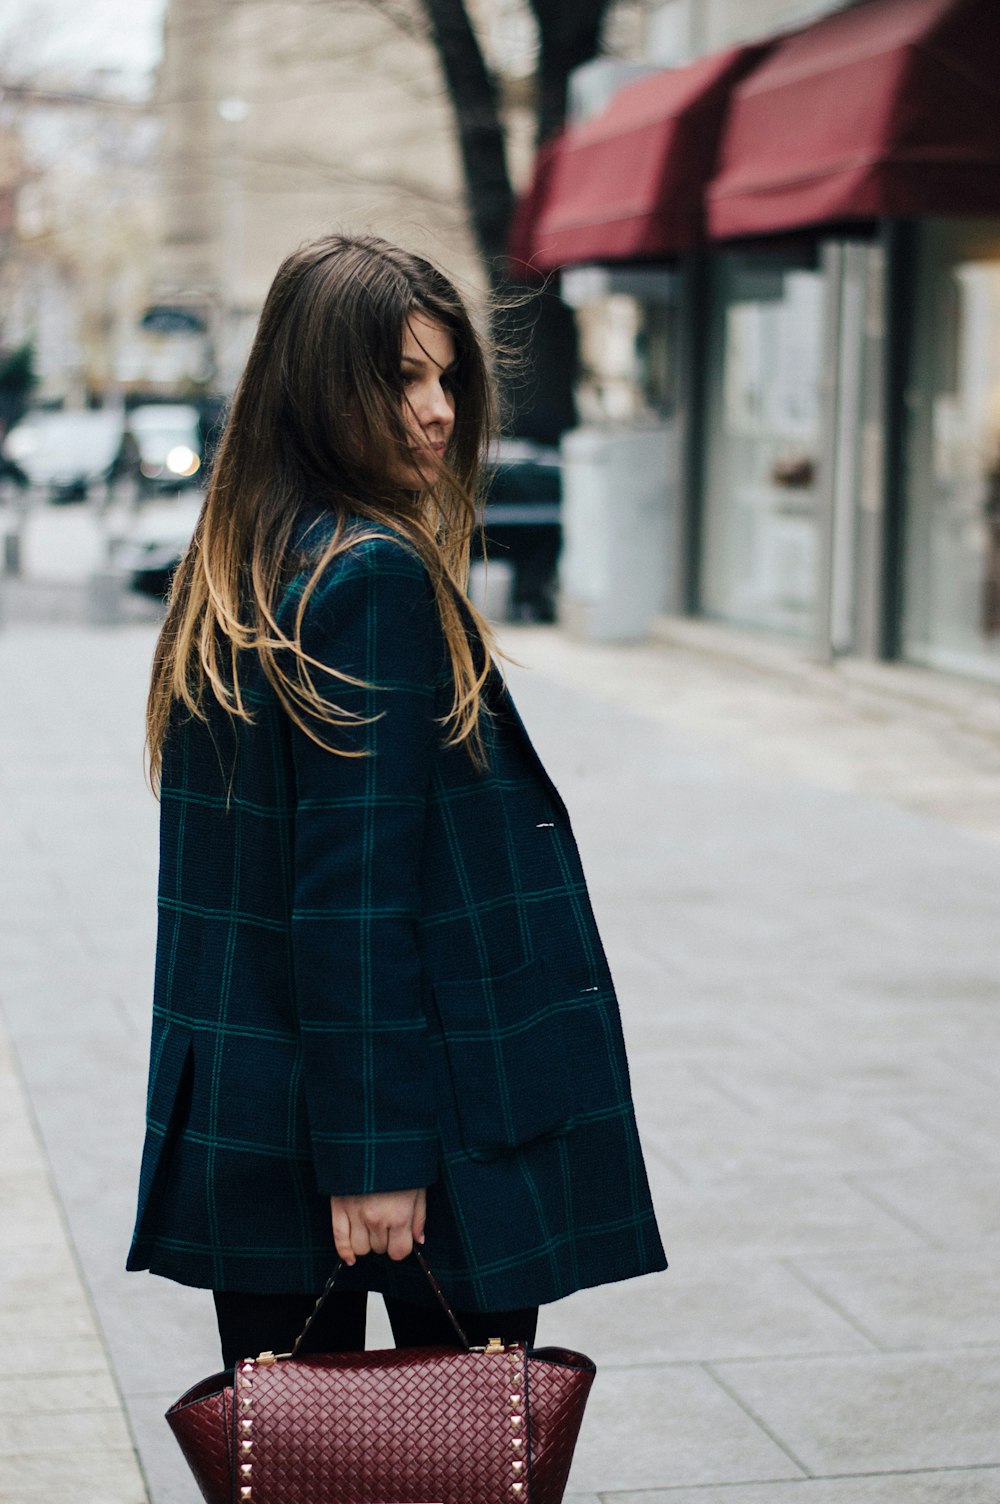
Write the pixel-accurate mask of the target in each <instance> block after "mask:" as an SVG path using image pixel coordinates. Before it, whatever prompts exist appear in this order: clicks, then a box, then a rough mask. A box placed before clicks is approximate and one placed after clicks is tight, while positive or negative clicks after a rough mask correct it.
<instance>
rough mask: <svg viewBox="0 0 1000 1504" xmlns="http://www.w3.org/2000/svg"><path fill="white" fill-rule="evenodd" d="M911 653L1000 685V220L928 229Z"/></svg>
mask: <svg viewBox="0 0 1000 1504" xmlns="http://www.w3.org/2000/svg"><path fill="white" fill-rule="evenodd" d="M915 307H916V312H917V317H916V327H915V329H914V340H913V362H912V375H913V380H912V386H911V391H910V400H909V402H908V411H909V424H908V430H909V431H908V435H907V446H906V475H907V481H906V489H907V497H908V507H907V526H906V536H905V552H904V560H905V564H904V576H903V613H902V616H903V620H902V650H903V653H904V655H905V657H906V658H908V659H909V660H910V661H912V662H914V663H920V664H924V665H926V666H927V667H930V668H938V669H945V670H949V671H952V672H954V673H959V674H970V675H974V676H976V677H981V678H989V679H996V680H1000V221H985V222H984V221H980V222H966V221H960V222H944V221H935V222H930V223H926V224H924V225H922V226H921V229H920V237H919V244H918V253H917V288H916V300H915Z"/></svg>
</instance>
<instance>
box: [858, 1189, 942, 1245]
mask: <svg viewBox="0 0 1000 1504" xmlns="http://www.w3.org/2000/svg"><path fill="white" fill-rule="evenodd" d="M878 1173H879V1171H877V1170H876V1171H868V1170H857V1171H852V1170H848V1171H847V1172H846V1173H845V1174H844V1176H843V1177H842V1178H843V1181H844V1184H845V1185H848V1186H850V1188H851V1190H852V1191H856V1192H857V1193H858V1195H859V1196H864V1197H865V1199H866V1200H868V1201H870V1202H871V1203H872V1205H873V1206H877V1207H878V1209H879V1211H880V1212H884V1213H885V1215H886V1216H887V1217H892V1218H893V1220H894V1221H896V1222H899V1223H900V1225H901V1226H903V1227H905V1228H907V1230H908V1231H909V1232H913V1233H916V1235H917V1237H918V1238H920V1240H921V1242H922V1243H923V1244H924V1246H925V1247H927V1248H946V1247H947V1246H948V1245H947V1244H946V1243H942V1242H941V1241H940V1240H939V1239H938V1238H935V1237H934V1236H933V1234H931V1233H929V1232H928V1231H927V1229H926V1227H921V1225H920V1223H919V1222H917V1221H915V1220H914V1219H913V1218H912V1217H908V1216H907V1215H906V1213H905V1212H901V1211H900V1210H899V1208H898V1207H895V1206H893V1205H892V1203H891V1201H886V1200H884V1198H883V1197H881V1196H880V1195H879V1194H878V1192H877V1191H874V1190H872V1188H871V1186H868V1185H864V1184H863V1183H862V1177H863V1176H864V1175H867V1174H878Z"/></svg>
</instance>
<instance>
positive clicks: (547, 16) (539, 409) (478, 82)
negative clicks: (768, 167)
mask: <svg viewBox="0 0 1000 1504" xmlns="http://www.w3.org/2000/svg"><path fill="white" fill-rule="evenodd" d="M384 3H385V4H386V5H395V6H397V7H398V5H399V0H384ZM527 3H528V5H529V8H530V10H531V13H532V15H533V16H534V18H535V22H536V25H537V29H538V62H537V72H536V90H535V139H536V142H537V144H539V145H541V144H542V143H543V142H544V141H546V140H548V139H549V137H550V136H552V135H554V134H555V132H556V131H558V130H559V129H560V128H561V126H562V125H563V122H564V120H565V117H566V100H567V87H568V79H569V75H570V73H571V71H572V70H573V69H574V68H577V67H579V66H580V64H582V63H585V62H588V61H589V60H590V59H591V58H593V57H595V56H596V55H597V54H598V52H599V50H600V46H601V35H602V31H603V27H604V22H605V19H606V17H607V14H608V12H609V10H610V9H611V7H612V4H613V0H527ZM420 4H421V6H422V8H423V11H424V14H425V15H426V18H427V24H428V27H429V29H430V34H431V38H432V40H433V42H434V45H435V48H436V49H437V54H438V58H439V60H440V63H441V69H442V72H443V73H444V78H445V83H446V85H447V89H448V94H449V97H450V99H451V104H452V108H453V110H454V115H455V126H456V131H457V134H458V142H459V150H460V152H461V158H462V167H463V172H464V176H465V189H466V199H467V202H468V208H469V218H470V222H471V226H472V232H473V235H474V237H475V241H476V245H477V248H478V251H479V255H480V257H481V259H482V262H483V266H484V268H485V271H486V274H487V276H488V278H489V281H490V285H491V286H492V287H493V289H494V290H495V291H498V292H501V293H502V292H503V291H504V289H505V287H506V285H507V265H506V251H507V240H508V234H509V230H510V223H511V217H512V215H513V211H514V191H513V187H512V185H511V180H510V173H509V170H508V164H507V150H506V136H505V130H504V122H503V113H502V109H501V97H500V85H499V83H498V81H497V79H496V78H495V77H494V75H493V73H492V72H491V70H490V68H489V66H488V64H487V61H486V57H485V55H484V51H483V47H482V45H481V43H480V39H479V37H478V36H477V33H476V29H475V26H474V25H473V22H472V18H471V16H470V13H469V8H468V6H467V4H466V0H420ZM512 325H513V327H512ZM500 332H501V334H502V335H504V336H506V337H510V336H511V335H513V337H514V338H517V339H519V340H520V341H524V340H530V345H531V364H532V366H533V371H534V380H533V387H534V390H533V391H528V390H523V391H522V392H521V393H520V394H518V393H511V394H510V397H511V406H512V408H513V411H514V422H515V425H516V426H517V427H518V428H519V430H520V431H521V432H522V433H523V434H526V435H528V434H531V435H532V436H534V437H538V438H541V439H546V440H551V439H553V438H555V437H557V436H558V434H559V433H561V432H562V431H563V430H564V429H565V428H568V427H570V426H571V424H572V422H573V396H572V387H573V380H574V376H575V369H576V345H575V329H574V324H573V319H572V316H571V315H570V312H569V310H568V309H567V308H566V307H565V306H564V305H563V304H562V303H561V302H560V301H559V299H558V297H557V295H556V294H555V292H554V290H552V289H548V290H546V291H544V292H542V293H540V294H539V297H538V299H537V302H536V304H535V307H534V308H533V309H532V310H530V312H528V313H527V315H526V314H525V311H524V310H521V311H520V312H519V313H515V314H514V315H513V316H511V315H508V316H507V327H506V328H505V329H503V330H501V331H500Z"/></svg>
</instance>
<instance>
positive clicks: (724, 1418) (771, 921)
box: [0, 618, 1000, 1504]
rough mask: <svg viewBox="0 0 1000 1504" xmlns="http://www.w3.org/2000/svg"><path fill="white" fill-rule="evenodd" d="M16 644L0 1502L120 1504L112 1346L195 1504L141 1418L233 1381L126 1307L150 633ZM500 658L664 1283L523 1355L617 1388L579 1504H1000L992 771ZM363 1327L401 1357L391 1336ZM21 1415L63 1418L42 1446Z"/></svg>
mask: <svg viewBox="0 0 1000 1504" xmlns="http://www.w3.org/2000/svg"><path fill="white" fill-rule="evenodd" d="M8 620H9V625H8V626H7V628H6V629H5V630H4V631H3V632H0V696H2V703H3V705H4V715H3V718H2V725H0V797H2V798H3V807H4V811H5V813H4V825H5V832H6V834H7V837H8V838H7V840H6V841H5V842H4V844H3V854H2V857H0V935H2V941H0V944H2V949H3V965H2V969H0V1003H2V1006H3V1009H4V1012H5V1016H6V1021H7V1027H8V1030H9V1033H10V1035H11V1038H12V1040H13V1043H14V1045H15V1047H16V1052H17V1057H18V1060H19V1062H20V1068H21V1070H22V1071H23V1075H24V1080H25V1082H26V1086H27V1090H28V1094H29V1096H30V1100H31V1106H32V1109H33V1112H34V1114H35V1116H36V1118H37V1122H38V1124H39V1126H40V1131H41V1138H42V1147H43V1148H44V1158H43V1157H42V1149H40V1148H39V1145H38V1142H37V1140H36V1138H35V1137H34V1134H33V1132H32V1131H31V1125H30V1123H27V1122H26V1121H25V1118H24V1114H23V1112H19V1109H18V1108H17V1099H16V1094H13V1093H12V1092H11V1091H9V1090H8V1091H5V1092H4V1095H3V1098H2V1102H3V1107H2V1113H3V1116H2V1117H0V1125H2V1127H0V1132H2V1155H3V1158H2V1165H3V1169H2V1182H0V1194H3V1197H4V1200H3V1205H4V1208H5V1215H4V1218H3V1222H2V1231H0V1311H2V1312H4V1313H5V1314H4V1315H3V1317H2V1322H3V1326H4V1328H5V1335H8V1336H9V1340H11V1341H12V1340H13V1337H15V1336H16V1337H17V1341H16V1342H13V1345H12V1346H9V1347H8V1352H9V1353H13V1354H15V1358H14V1360H13V1361H11V1362H10V1365H9V1368H8V1374H12V1373H14V1372H17V1373H21V1372H24V1364H25V1362H27V1361H29V1360H28V1358H27V1357H26V1356H25V1355H26V1354H27V1352H28V1351H29V1348H30V1351H31V1352H37V1351H38V1350H39V1348H40V1347H41V1345H42V1344H43V1343H45V1342H46V1341H47V1342H48V1351H49V1353H50V1354H51V1357H50V1358H45V1359H44V1361H45V1362H46V1363H47V1364H48V1365H49V1366H47V1367H45V1368H44V1370H43V1371H44V1373H45V1374H46V1376H47V1377H46V1379H45V1385H46V1388H45V1390H44V1393H43V1391H41V1390H39V1391H38V1395H39V1397H38V1400H37V1403H36V1401H35V1400H34V1398H33V1397H32V1396H31V1395H29V1394H27V1392H26V1386H25V1385H24V1384H22V1383H20V1381H18V1382H17V1386H16V1387H17V1397H16V1398H17V1402H18V1403H19V1404H21V1403H22V1401H28V1402H29V1403H27V1404H22V1409H26V1410H27V1411H28V1416H27V1418H10V1419H9V1418H8V1415H7V1414H5V1413H2V1412H0V1501H2V1504H14V1501H17V1504H35V1501H40V1500H42V1499H46V1500H50V1499H52V1498H53V1497H54V1496H55V1494H56V1492H57V1491H58V1492H60V1493H61V1492H63V1491H66V1490H65V1485H63V1484H62V1482H60V1483H59V1484H56V1483H55V1481H54V1477H53V1473H52V1471H51V1469H52V1468H55V1467H57V1466H61V1465H62V1463H61V1462H60V1460H59V1459H58V1458H57V1457H56V1450H57V1449H56V1444H55V1442H54V1441H53V1437H54V1436H58V1435H59V1434H60V1431H61V1432H62V1434H63V1435H64V1436H66V1437H67V1438H68V1437H69V1436H70V1435H71V1433H72V1432H73V1428H74V1427H79V1428H80V1430H81V1431H82V1433H83V1434H84V1435H85V1436H86V1438H87V1439H88V1440H89V1441H91V1442H92V1443H93V1445H92V1446H90V1447H89V1448H88V1450H87V1451H86V1453H84V1452H82V1451H81V1452H76V1450H75V1448H73V1449H70V1448H69V1447H68V1446H67V1449H66V1454H65V1455H66V1457H67V1458H68V1457H69V1456H70V1455H72V1456H73V1458H74V1461H73V1464H72V1465H73V1467H74V1468H75V1469H76V1471H74V1472H71V1473H69V1474H68V1475H66V1474H61V1475H59V1477H60V1480H61V1479H62V1478H63V1477H65V1478H66V1482H67V1483H68V1484H69V1485H70V1486H71V1487H72V1490H73V1497H74V1500H75V1501H76V1504H90V1500H91V1499H93V1500H94V1504H97V1501H98V1499H100V1501H101V1504H118V1501H119V1500H122V1501H125V1500H128V1501H130V1504H131V1501H133V1500H135V1501H136V1504H138V1501H141V1500H142V1499H143V1497H144V1495H143V1492H142V1489H141V1485H140V1483H139V1479H138V1474H137V1472H136V1471H135V1465H134V1462H132V1461H130V1458H131V1453H130V1450H129V1447H128V1443H127V1438H126V1433H125V1432H124V1431H123V1429H122V1425H123V1422H122V1407H120V1406H119V1404H118V1402H117V1398H116V1391H115V1389H114V1387H113V1386H112V1384H111V1380H110V1379H109V1377H108V1375H107V1372H106V1371H103V1372H102V1364H103V1358H102V1353H103V1350H104V1349H103V1348H102V1346H101V1340H103V1343H105V1344H106V1347H107V1351H108V1352H109V1353H110V1356H111V1362H112V1366H113V1370H114V1375H115V1378H116V1380H117V1384H118V1386H119V1388H120V1391H121V1394H122V1396H123V1399H124V1412H125V1414H126V1415H127V1418H128V1423H129V1425H130V1426H131V1429H132V1433H133V1435H134V1436H135V1438H136V1439H137V1442H138V1447H139V1451H140V1453H141V1457H142V1464H143V1468H144V1470H145V1473H146V1476H147V1478H148V1479H149V1487H150V1498H151V1499H152V1500H153V1504H195V1501H196V1499H197V1494H196V1491H195V1489H194V1486H193V1484H192V1483H191V1481H190V1479H189V1477H188V1475H187V1474H186V1470H185V1468H184V1464H183V1462H182V1460H181V1458H180V1454H179V1452H177V1449H176V1447H175V1445H174V1443H173V1441H172V1439H171V1438H170V1436H169V1434H168V1433H167V1428H166V1426H165V1425H164V1423H163V1420H162V1412H163V1410H164V1409H165V1407H166V1405H167V1404H168V1403H169V1401H170V1400H171V1399H173V1398H174V1397H176V1395H177V1394H178V1393H179V1392H180V1390H181V1389H182V1388H183V1387H184V1386H185V1385H186V1384H188V1383H190V1382H192V1381H193V1380H194V1379H196V1378H198V1377H200V1376H201V1375H202V1374H205V1373H208V1372H211V1371H212V1369H213V1368H215V1367H216V1366H217V1362H218V1358H217V1352H216V1348H215V1342H214V1340H213V1327H212V1314H211V1301H210V1297H208V1296H207V1294H206V1292H204V1291H194V1290H184V1289H180V1288H179V1287H175V1286H171V1285H170V1284H168V1283H167V1282H165V1281H158V1280H154V1279H150V1278H147V1277H144V1276H135V1275H131V1276H126V1275H124V1274H123V1273H122V1272H121V1269H122V1262H123V1258H124V1250H125V1247H126V1245H127V1241H128V1234H129V1230H130V1223H131V1216H132V1205H133V1197H134V1188H135V1174H136V1165H137V1158H138V1146H139V1142H140V1135H141V1124H142V1105H143V1101H142V1099H143V1084H144V1073H145V1063H146V1062H145V1051H146V1039H147V1032H148V1010H149V992H150V980H151V969H152V938H153V925H154V893H155V865H156V850H155V834H156V808H155V805H154V803H153V801H152V800H151V798H150V796H149V795H148V793H147V791H146V790H145V788H144V785H143V780H142V771H141V758H140V747H141V719H142V706H143V699H144V694H145V678H146V672H147V668H148V662H149V656H150V652H151V649H152V644H153V635H154V633H153V628H152V627H151V626H149V625H142V624H132V625H128V626H124V627H121V628H118V629H115V630H108V631H101V630H93V629H85V628H83V627H81V626H79V625H77V624H71V623H68V622H67V623H65V624H60V625H54V626H50V627H43V626H39V625H34V624H32V623H31V622H29V621H21V622H18V621H12V620H10V619H9V618H8ZM505 641H506V644H507V646H508V647H509V648H510V650H511V651H512V652H513V653H514V654H515V655H516V656H518V657H519V658H521V659H523V660H524V661H525V662H526V663H528V664H531V665H533V667H532V668H531V669H512V670H511V671H510V679H511V685H512V688H513V690H514V693H515V696H516V698H517V701H518V704H519V706H520V708H521V711H522V714H523V716H524V719H525V721H526V723H527V724H528V726H529V728H530V729H531V731H532V734H533V736H534V739H535V741H536V744H537V745H538V747H539V750H540V751H541V753H542V756H543V758H544V759H545V760H546V762H547V763H548V764H549V766H550V769H551V771H552V773H553V776H554V777H555V780H556V782H557V784H558V785H559V786H560V788H561V789H562V791H563V793H564V795H565V797H566V799H567V802H568V804H569V806H570V809H571V811H572V812H573V815H574V824H575V826H576V829H577V835H578V839H579V842H580V846H581V850H582V853H583V857H584V863H585V866H586V868H587V871H588V875H589V877H590V881H591V886H592V890H593V896H594V902H595V908H596V910H597V913H598V918H599V921H600V923H601V927H602V932H603V934H604V936H605V941H606V946H607V949H608V952H609V956H610V960H611V965H612V970H613V972H614V974H615V976H616V979H617V982H618V986H619V992H620V996H621V1001H622V1009H623V1015H624V1018H625V1025H626V1031H627V1034H628V1038H629V1044H630V1052H631V1059H632V1063H633V1075H634V1084H635V1090H636V1097H637V1102H638V1106H639V1114H640V1127H641V1129H642V1132H643V1137H644V1141H645V1144H646V1149H647V1156H648V1160H649V1168H650V1175H651V1180H652V1182H653V1189H654V1195H655V1198H656V1201H657V1206H658V1210H659V1215H660V1221H661V1227H662V1231H663V1236H664V1241H665V1243H666V1246H667V1251H668V1255H669V1256H670V1258H671V1265H672V1267H671V1270H670V1272H669V1273H668V1274H666V1275H662V1276H653V1277H651V1278H649V1279H645V1280H639V1281H632V1282H629V1283H627V1284H625V1285H621V1286H611V1287H605V1288H603V1289H600V1290H596V1291H585V1292H581V1293H580V1294H578V1295H576V1296H573V1297H571V1298H570V1299H569V1300H567V1301H565V1302H562V1303H560V1304H558V1305H556V1306H553V1307H550V1308H547V1309H545V1310H544V1311H543V1314H542V1320H541V1326H540V1333H539V1340H540V1341H541V1342H560V1343H563V1344H568V1345H571V1346H575V1347H579V1348H582V1349H583V1350H584V1351H587V1352H590V1353H591V1355H592V1356H593V1357H594V1358H595V1359H596V1361H597V1362H598V1365H599V1369H600V1373H599V1378H598V1382H597V1384H596V1386H595V1389H594V1394H593V1399H592V1401H591V1408H590V1410H589V1412H588V1418H587V1421H586V1424H585V1427H584V1434H583V1438H582V1440H581V1444H580V1448H579V1451H578V1455H577V1460H576V1463H575V1465H574V1471H573V1475H572V1479H571V1484H570V1496H569V1500H568V1504H595V1501H597V1500H598V1499H599V1500H600V1501H602V1504H772V1501H775V1504H784V1501H786V1500H787V1501H788V1504H987V1501H989V1504H995V1501H997V1500H998V1499H1000V1423H998V1395H1000V1195H998V1178H1000V1107H998V1100H1000V1091H998V1087H1000V1066H998V1063H997V1062H998V1060H1000V1051H998V1050H997V1043H998V1033H1000V1008H998V992H1000V925H998V923H997V913H998V899H1000V740H997V739H996V738H994V737H991V736H990V735H988V734H985V733H979V732H976V731H974V730H970V729H969V728H968V727H966V726H964V725H962V724H960V723H959V721H958V720H957V719H951V718H949V716H948V713H947V712H946V711H934V710H932V709H928V708H920V707H915V706H912V705H907V704H905V703H902V702H900V703H895V702H888V701H886V700H885V699H884V698H883V697H880V696H879V695H878V694H877V692H876V691H875V690H869V689H865V688H864V687H854V688H850V689H847V688H844V687H843V686H842V685H839V684H837V683H831V682H829V681H828V680H827V679H826V678H824V676H823V675H822V674H817V675H816V676H815V677H812V678H809V677H807V678H804V679H802V680H801V681H796V682H794V683H793V682H790V681H788V680H783V679H781V678H780V677H778V676H775V675H769V674H767V673H763V672H758V671H755V670H753V669H750V668H747V667H745V666H739V665H733V664H731V663H727V662H726V661H725V660H723V659H711V658H707V657H706V656H704V655H702V654H699V653H696V652H691V651H687V650H685V649H683V648H681V649H676V650H674V649H667V648H663V647H643V648H627V649H622V648H614V649H612V648H601V647H592V646H583V645H579V644H574V643H572V642H569V641H568V640H566V639H565V638H563V637H562V636H561V635H560V634H559V633H558V632H554V631H551V630H546V629H536V628H512V629H509V630H508V631H507V632H506V634H505ZM970 832H976V833H977V834H970ZM46 1166H47V1167H48V1172H50V1173H51V1176H52V1181H53V1182H54V1184H55V1187H56V1189H57V1192H58V1197H59V1200H60V1201H61V1206H62V1214H63V1216H64V1217H65V1219H66V1223H67V1224H68V1227H69V1230H70V1235H71V1240H72V1250H71V1252H69V1251H67V1252H63V1251H61V1250H64V1249H65V1247H66V1238H65V1234H64V1232H63V1230H62V1223H61V1222H60V1221H59V1218H58V1216H57V1213H56V1209H55V1208H54V1206H53V1203H52V1201H51V1199H50V1191H49V1181H48V1178H47V1170H46ZM12 1205H14V1206H16V1207H17V1214H16V1215H15V1216H8V1215H7V1208H8V1207H10V1206H12ZM40 1248H44V1257H43V1256H42V1255H41V1254H40V1253H39V1249H40ZM73 1255H75V1257H76V1258H77V1259H78V1260H79V1265H80V1267H81V1268H82V1271H83V1281H82V1283H81V1281H80V1280H79V1278H78V1277H77V1276H76V1274H75V1267H76V1266H75V1264H74V1262H73ZM26 1271H27V1272H26ZM88 1297H89V1300H90V1301H92V1302H93V1307H94V1309H96V1312H97V1317H98V1332H99V1337H98V1336H95V1335H94V1328H93V1325H91V1326H89V1327H88V1325H87V1323H88V1322H91V1323H92V1322H93V1317H92V1315H91V1307H90V1305H89V1303H88ZM32 1302H38V1303H39V1305H44V1306H45V1307H46V1308H48V1307H49V1306H50V1305H52V1306H56V1305H57V1306H58V1307H59V1309H60V1311H61V1312H63V1313H65V1317H64V1319H62V1320H60V1321H59V1322H58V1323H56V1324H52V1321H51V1319H50V1318H45V1323H46V1324H42V1321H43V1318H42V1317H41V1315H39V1314H35V1312H36V1310H37V1309H38V1308H37V1307H35V1306H32V1309H31V1310H29V1311H28V1312H27V1315H26V1316H24V1313H25V1307H26V1305H29V1304H30V1303H32ZM15 1307H17V1310H16V1313H15ZM22 1318H23V1319H22ZM36 1324H37V1325H38V1330H39V1340H38V1342H37V1343H30V1342H28V1341H26V1338H25V1334H26V1333H28V1334H30V1333H32V1332H33V1331H34V1330H35V1328H36ZM369 1327H370V1331H369V1343H370V1345H372V1346H379V1345H383V1344H385V1343H387V1342H388V1336H387V1333H386V1331H385V1324H384V1318H383V1317H382V1316H381V1313H380V1312H378V1311H377V1308H376V1305H375V1303H374V1302H373V1303H372V1314H371V1318H370V1322H369ZM46 1333H48V1334H49V1336H48V1338H46V1335H45V1334H46ZM66 1333H72V1334H74V1335H72V1336H71V1337H69V1338H66V1337H65V1334H66ZM77 1334H78V1335H77ZM32 1361H33V1360H32ZM80 1364H85V1365H87V1366H86V1367H85V1368H84V1369H83V1370H82V1371H84V1372H86V1373H87V1374H88V1376H89V1375H93V1376H94V1377H93V1378H91V1377H88V1378H87V1380H86V1382H85V1383H83V1384H81V1383H80V1382H79V1381H78V1380H77V1378H76V1377H75V1375H76V1373H78V1372H80V1371H81V1370H80V1368H79V1366H78V1365H80ZM60 1374H61V1378H60ZM3 1393H4V1391H3V1386H2V1384H0V1404H2V1403H9V1401H10V1385H9V1383H8V1391H7V1398H6V1399H4V1398H2V1396H3ZM67 1395H69V1397H70V1398H69V1400H67ZM43 1403H44V1404H51V1405H52V1406H53V1407H56V1408H57V1413H58V1408H59V1407H61V1408H62V1409H63V1410H66V1411H68V1410H69V1409H70V1405H71V1404H72V1406H74V1407H75V1412H74V1418H73V1419H71V1420H67V1421H66V1423H65V1425H63V1423H62V1418H61V1416H60V1419H59V1420H58V1421H52V1422H51V1423H50V1420H49V1417H48V1416H46V1417H45V1418H44V1421H43V1422H42V1423H39V1422H38V1416H39V1415H40V1414H41V1407H42V1404H43ZM88 1407H90V1408H91V1409H93V1410H96V1411H99V1412H100V1414H101V1417H102V1419H101V1421H100V1423H99V1424H98V1423H96V1422H95V1424H94V1425H93V1426H91V1425H90V1423H89V1419H88V1421H87V1422H83V1421H80V1419H79V1415H78V1414H77V1413H76V1412H85V1411H86V1410H87V1408H88ZM32 1416H34V1417H35V1419H34V1420H33V1419H32ZM103 1428H106V1429H103ZM39 1431H41V1432H43V1433H44V1443H43V1442H42V1441H40V1440H39V1438H38V1432H39ZM102 1449H103V1450H102ZM46 1468H49V1469H50V1471H49V1472H46V1471H45V1469H46ZM88 1469H89V1470H90V1471H88ZM129 1469H131V1471H129ZM116 1470H117V1471H116ZM95 1471H97V1472H98V1473H99V1475H100V1476H101V1477H102V1484H101V1487H100V1489H99V1490H95V1489H94V1488H93V1487H92V1486H91V1483H90V1479H91V1478H92V1477H93V1476H94V1473H95Z"/></svg>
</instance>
